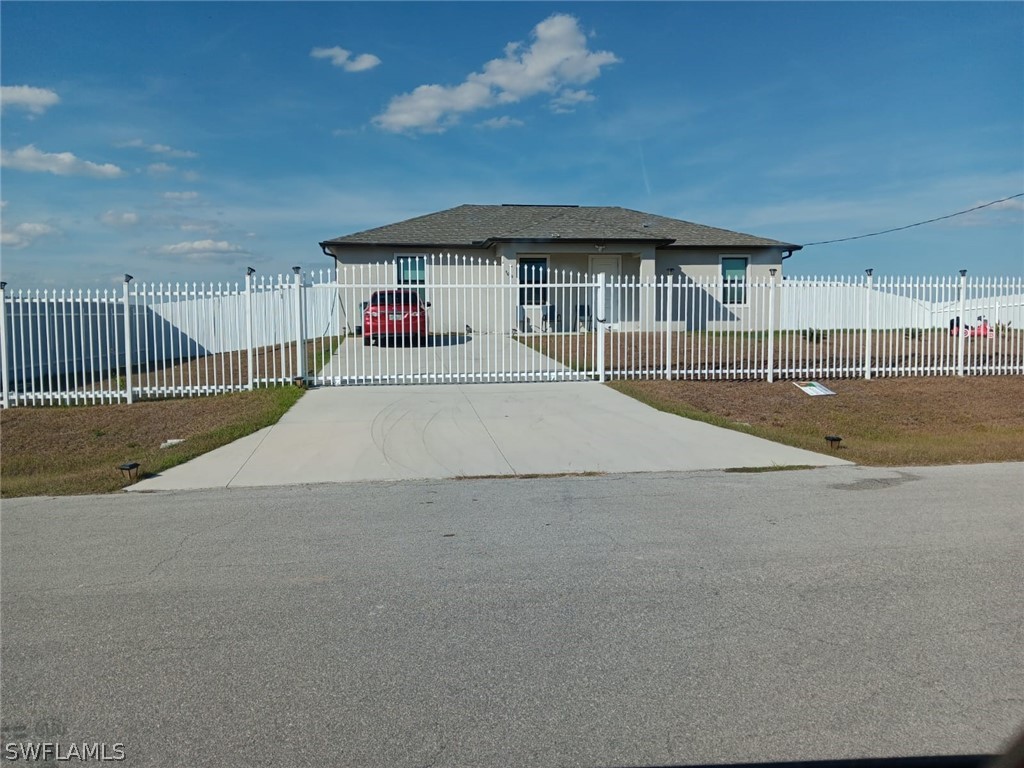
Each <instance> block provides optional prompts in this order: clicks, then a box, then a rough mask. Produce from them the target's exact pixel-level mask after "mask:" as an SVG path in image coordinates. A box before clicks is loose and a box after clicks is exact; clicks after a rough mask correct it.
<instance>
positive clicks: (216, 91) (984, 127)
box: [0, 1, 1024, 287]
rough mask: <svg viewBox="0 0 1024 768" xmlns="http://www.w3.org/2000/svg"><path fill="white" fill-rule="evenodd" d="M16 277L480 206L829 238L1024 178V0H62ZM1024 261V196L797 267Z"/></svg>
mask: <svg viewBox="0 0 1024 768" xmlns="http://www.w3.org/2000/svg"><path fill="white" fill-rule="evenodd" d="M0 13H2V27H0V29H2V54H0V55H2V62H0V63H2V68H0V73H2V85H3V119H2V150H3V168H2V190H0V197H2V201H3V208H2V210H0V213H2V219H3V253H2V267H0V271H2V276H3V279H4V280H7V281H8V282H9V283H10V285H11V287H49V286H58V287H60V286H82V287H89V286H100V287H105V286H110V285H113V284H115V283H117V282H118V281H120V279H121V275H122V274H123V273H124V272H130V273H132V274H133V275H135V277H136V278H137V279H140V280H146V281H150V280H152V281H158V280H188V281H211V280H213V281H216V280H235V279H238V278H239V277H240V276H241V275H242V274H243V273H244V269H245V267H246V266H248V265H252V266H254V267H256V268H257V270H259V271H260V272H262V273H268V272H272V273H278V272H282V271H288V270H289V268H290V267H291V266H292V265H295V264H299V265H302V266H303V267H306V268H320V267H326V266H328V260H327V259H326V257H324V256H323V255H322V254H321V253H320V250H319V248H318V246H317V243H318V242H319V241H320V240H324V239H328V238H331V237H336V236H338V235H343V234H347V233H350V232H355V231H358V230H361V229H366V228H369V227H375V226H380V225H383V224H388V223H391V222H394V221H398V220H401V219H405V218H408V217H411V216H417V215H421V214H424V213H429V212H432V211H437V210H441V209H443V208H448V207H451V206H455V205H459V204H461V203H478V204H479V203H506V202H507V203H547V204H580V205H621V206H624V207H628V208H635V209H638V210H642V211H648V212H652V213H657V214H661V215H665V216H672V217H676V218H681V219H686V220H689V221H696V222H700V223H704V224H710V225H714V226H719V227H724V228H727V229H734V230H737V231H741V232H749V233H752V234H756V235H762V236H765V237H773V238H777V239H780V240H785V241H787V242H794V243H807V242H812V241H818V240H829V239H834V238H839V237H844V236H852V235H859V234H864V233H868V232H872V231H877V230H882V229H887V228H890V227H899V226H902V225H905V224H910V223H913V222H916V221H920V220H923V219H929V218H933V217H936V216H941V215H944V214H948V213H952V212H954V211H958V210H962V209H965V208H969V207H972V206H975V205H978V204H980V203H985V202H988V201H990V200H995V199H997V198H1003V197H1007V196H1009V195H1014V194H1017V193H1020V192H1024V45H1022V44H1021V43H1022V31H1021V30H1022V29H1024V4H1022V3H1011V2H1001V3H973V2H971V3H917V2H913V3H767V2H766V3H738V2H737V3H725V2H723V3H711V2H707V3H671V2H662V3H616V2H606V3H558V4H551V3H429V2H424V3H412V4H407V3H365V4H364V3H331V2H314V3H273V2H266V3H206V2H203V3H36V2H12V1H8V2H5V3H4V4H3V7H2V11H0ZM865 267H873V268H874V269H875V270H876V274H950V273H953V272H955V270H957V269H960V268H967V269H969V270H970V271H971V274H985V275H1002V274H1006V275H1021V274H1024V198H1017V199H1015V200H1011V201H1008V202H1006V203H1003V204H1000V205H998V206H993V207H990V208H987V209H985V210H983V211H977V212H975V213H972V214H969V215H965V216H962V217H957V218H955V219H950V220H948V221H945V222H940V223H936V224H931V225H928V226H924V227H918V228H914V229H910V230H906V231H904V232H899V233H895V234H892V235H886V236H882V237H877V238H867V239H864V240H857V241H853V242H849V243H841V244H835V245H824V246H813V247H809V248H806V249H805V250H803V251H801V252H799V253H797V254H796V256H794V258H793V259H791V260H790V261H788V262H787V263H786V268H787V271H788V273H790V274H859V273H860V272H861V270H862V269H864V268H865Z"/></svg>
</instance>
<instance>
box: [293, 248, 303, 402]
mask: <svg viewBox="0 0 1024 768" xmlns="http://www.w3.org/2000/svg"><path fill="white" fill-rule="evenodd" d="M292 272H294V273H295V376H294V377H293V378H299V379H301V380H302V382H305V380H306V337H305V334H304V333H303V328H302V320H303V316H304V313H303V311H302V267H292Z"/></svg>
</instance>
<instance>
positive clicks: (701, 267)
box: [339, 242, 783, 333]
mask: <svg viewBox="0 0 1024 768" xmlns="http://www.w3.org/2000/svg"><path fill="white" fill-rule="evenodd" d="M412 254H423V255H426V256H428V257H429V258H428V262H427V272H428V275H427V283H428V287H427V288H426V290H425V291H424V294H425V300H426V301H429V302H431V308H430V317H431V326H432V329H433V330H434V331H438V332H454V333H461V332H463V331H464V329H465V327H466V326H469V327H471V328H473V329H474V331H475V332H487V331H499V332H507V331H508V330H510V329H511V328H513V327H515V328H519V329H520V330H524V327H523V323H524V316H523V313H521V312H520V310H519V303H520V302H519V292H518V288H516V287H515V286H514V285H510V284H511V283H514V282H515V280H516V279H517V276H518V274H517V269H516V261H517V259H519V258H526V257H538V256H544V257H547V259H548V267H549V280H550V281H551V282H552V283H556V284H558V283H561V284H562V286H563V287H551V288H549V289H548V292H547V297H546V301H547V305H548V308H547V309H546V310H541V309H539V308H534V309H530V310H529V311H528V315H529V319H530V320H531V321H533V322H537V321H538V317H545V318H547V319H548V320H549V321H550V324H549V327H551V328H553V329H555V330H561V331H571V330H577V329H578V328H579V327H580V326H581V325H583V324H585V323H586V321H587V318H588V316H590V317H591V318H593V317H595V316H596V309H597V304H598V302H597V297H596V295H595V290H594V289H593V288H589V287H581V286H580V285H579V284H578V282H579V280H580V277H581V276H586V275H587V274H588V273H590V272H591V264H592V257H594V256H599V255H600V256H609V255H619V257H620V265H621V271H620V278H619V279H620V281H621V282H623V283H627V284H628V283H630V282H632V281H640V282H651V281H654V280H662V279H665V278H666V277H667V276H669V275H672V276H673V278H674V279H675V280H682V281H683V282H684V283H688V282H694V281H700V280H702V279H704V280H706V279H715V278H718V277H719V276H720V274H721V259H722V257H728V256H746V257H747V258H748V259H749V266H748V275H747V276H748V279H750V280H767V279H768V278H769V276H770V273H769V270H770V269H772V268H775V269H777V270H778V274H777V276H776V280H779V279H781V274H782V273H781V263H782V255H783V250H782V249H775V248H772V249H760V250H758V249H737V248H733V249H675V250H673V249H662V250H659V251H657V252H656V251H655V250H654V248H653V247H652V246H644V245H641V244H636V245H635V246H633V247H629V246H628V245H618V246H617V245H615V244H609V245H606V246H605V247H604V248H603V249H602V250H601V251H598V250H597V248H596V246H594V245H593V244H577V243H555V242H553V243H551V244H550V247H549V244H547V243H544V244H538V243H498V244H496V245H495V246H494V247H493V248H492V249H468V250H461V251H458V252H453V253H452V254H451V257H452V258H449V257H448V255H447V254H448V252H447V251H441V253H439V254H438V253H430V252H427V251H424V250H423V249H417V248H412V247H407V248H402V247H397V248H392V247H388V248H381V247H366V248H362V249H355V250H351V251H350V250H348V249H346V250H345V251H344V252H343V255H344V258H343V259H342V260H340V261H339V264H340V265H341V266H340V270H341V273H342V283H343V284H344V285H346V286H349V287H346V288H344V289H341V290H340V291H339V293H340V294H344V297H343V303H344V305H345V311H346V312H347V313H348V314H349V316H351V317H352V318H357V317H358V307H359V304H360V303H361V302H362V301H366V300H367V299H368V298H369V295H370V293H372V292H373V290H377V289H379V288H390V287H394V286H395V285H396V284H397V270H396V267H395V260H396V257H397V256H400V255H412ZM467 262H468V263H467ZM670 268H671V269H672V272H669V269H670ZM609 280H610V281H611V280H614V278H612V276H611V275H609ZM452 283H454V284H458V285H462V286H465V287H462V288H458V289H447V288H443V287H438V285H437V284H452ZM704 294H706V295H704ZM651 295H653V294H651ZM686 295H687V297H688V299H689V303H688V306H686V307H679V306H675V307H673V311H672V313H671V314H672V319H673V320H674V321H675V322H677V323H679V324H680V325H681V326H686V327H691V328H701V329H707V330H725V329H728V328H730V327H733V326H734V325H735V324H736V323H737V321H740V320H746V319H747V318H748V317H750V318H762V317H766V311H767V310H766V307H765V306H763V301H762V300H761V295H760V294H758V293H757V292H755V291H749V292H748V300H747V302H746V303H745V304H743V305H724V304H723V303H722V301H721V299H722V297H721V295H720V291H719V290H717V289H716V290H712V291H706V292H704V291H694V292H688V293H687V294H686ZM664 303H665V302H664V301H663V299H662V297H661V293H660V292H659V293H658V294H657V297H656V299H655V300H654V301H648V300H647V299H646V298H645V299H644V300H641V299H640V298H639V296H638V294H637V292H636V291H630V290H628V289H626V288H614V287H610V288H609V289H607V291H606V297H605V305H606V310H608V311H607V312H606V314H607V315H608V317H609V319H610V320H611V321H613V322H615V323H617V324H619V325H620V327H623V328H626V327H628V326H629V325H631V324H636V323H638V322H642V323H643V325H644V326H645V327H651V326H650V324H651V323H653V322H654V321H656V320H657V321H660V320H664V319H665V317H666V307H665V306H664ZM358 324H359V323H358V321H356V322H350V325H358Z"/></svg>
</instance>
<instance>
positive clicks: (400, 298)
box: [370, 291, 420, 307]
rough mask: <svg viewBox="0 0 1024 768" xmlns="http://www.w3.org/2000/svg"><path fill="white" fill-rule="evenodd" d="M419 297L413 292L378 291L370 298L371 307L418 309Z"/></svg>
mask: <svg viewBox="0 0 1024 768" xmlns="http://www.w3.org/2000/svg"><path fill="white" fill-rule="evenodd" d="M419 303H420V302H419V296H417V295H416V294H415V293H413V292H412V291H378V292H377V293H375V294H373V296H372V297H370V305H371V306H375V307H381V306H389V307H394V306H398V307H416V306H419Z"/></svg>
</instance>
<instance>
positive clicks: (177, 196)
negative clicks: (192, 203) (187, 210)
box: [164, 190, 199, 203]
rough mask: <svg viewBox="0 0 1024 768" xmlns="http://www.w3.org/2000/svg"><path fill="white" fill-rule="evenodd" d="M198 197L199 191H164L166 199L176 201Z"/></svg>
mask: <svg viewBox="0 0 1024 768" xmlns="http://www.w3.org/2000/svg"><path fill="white" fill-rule="evenodd" d="M197 197H199V193H198V192H193V191H191V190H189V191H187V192H164V200H171V201H172V202H176V203H181V202H185V201H186V200H195V199H196V198H197Z"/></svg>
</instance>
